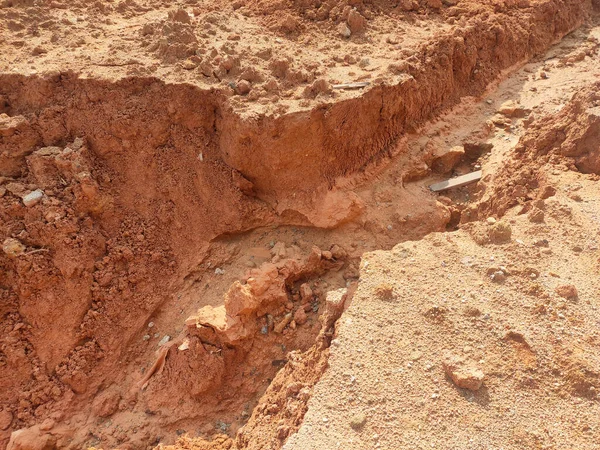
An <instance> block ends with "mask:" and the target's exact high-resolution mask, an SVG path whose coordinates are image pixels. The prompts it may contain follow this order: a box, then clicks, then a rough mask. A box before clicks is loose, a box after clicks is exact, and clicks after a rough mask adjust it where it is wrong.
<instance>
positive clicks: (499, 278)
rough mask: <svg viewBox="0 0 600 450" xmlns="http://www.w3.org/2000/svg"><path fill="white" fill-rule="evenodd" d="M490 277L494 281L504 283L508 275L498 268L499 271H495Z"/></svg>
mask: <svg viewBox="0 0 600 450" xmlns="http://www.w3.org/2000/svg"><path fill="white" fill-rule="evenodd" d="M490 278H491V279H492V281H495V282H497V283H502V282H503V281H505V280H506V275H505V274H504V272H502V271H501V270H498V271H496V272H494V273H493V274H491V275H490Z"/></svg>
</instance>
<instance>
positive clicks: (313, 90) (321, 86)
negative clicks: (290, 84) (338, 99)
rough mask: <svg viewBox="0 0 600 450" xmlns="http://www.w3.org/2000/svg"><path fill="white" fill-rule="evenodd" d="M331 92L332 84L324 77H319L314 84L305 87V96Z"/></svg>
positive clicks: (312, 96) (311, 96)
mask: <svg viewBox="0 0 600 450" xmlns="http://www.w3.org/2000/svg"><path fill="white" fill-rule="evenodd" d="M330 92H331V85H330V84H329V83H328V82H327V80H325V79H324V78H319V79H317V80H315V81H314V82H313V84H312V85H310V86H307V87H306V89H304V97H306V98H315V97H316V96H317V95H319V94H328V93H330Z"/></svg>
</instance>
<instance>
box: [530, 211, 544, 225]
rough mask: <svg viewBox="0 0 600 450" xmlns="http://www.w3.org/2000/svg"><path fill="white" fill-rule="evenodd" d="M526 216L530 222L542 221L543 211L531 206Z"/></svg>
mask: <svg viewBox="0 0 600 450" xmlns="http://www.w3.org/2000/svg"><path fill="white" fill-rule="evenodd" d="M527 218H528V219H529V221H530V222H533V223H542V222H543V221H544V211H542V210H541V209H539V208H533V209H532V210H531V211H529V214H527Z"/></svg>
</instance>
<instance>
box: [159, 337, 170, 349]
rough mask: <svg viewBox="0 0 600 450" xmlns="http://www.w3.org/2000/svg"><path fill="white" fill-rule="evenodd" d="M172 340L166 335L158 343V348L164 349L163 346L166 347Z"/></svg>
mask: <svg viewBox="0 0 600 450" xmlns="http://www.w3.org/2000/svg"><path fill="white" fill-rule="evenodd" d="M170 340H171V336H169V335H168V334H165V335H164V336H163V338H162V339H161V340H160V341H159V342H158V346H159V347H162V346H163V345H165V344H166V343H167V342H169V341H170Z"/></svg>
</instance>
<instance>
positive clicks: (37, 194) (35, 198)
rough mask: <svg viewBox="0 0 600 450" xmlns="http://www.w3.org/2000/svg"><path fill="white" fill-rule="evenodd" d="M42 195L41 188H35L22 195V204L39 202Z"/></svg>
mask: <svg viewBox="0 0 600 450" xmlns="http://www.w3.org/2000/svg"><path fill="white" fill-rule="evenodd" d="M43 196H44V191H42V190H41V189H36V190H35V191H33V192H30V193H29V194H27V195H25V196H23V204H24V205H25V206H27V207H30V206H33V205H36V204H38V203H39V201H40V200H41V199H42V197H43Z"/></svg>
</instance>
